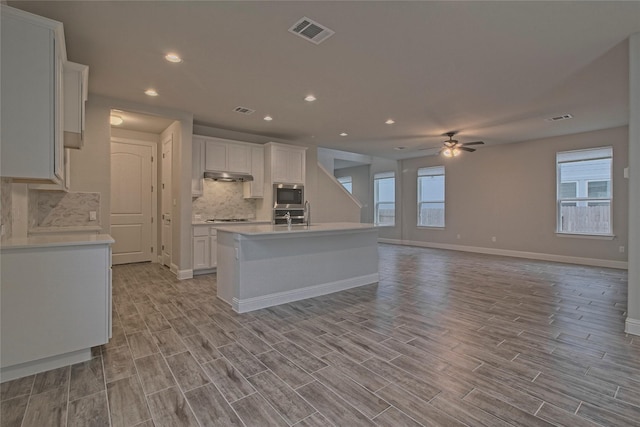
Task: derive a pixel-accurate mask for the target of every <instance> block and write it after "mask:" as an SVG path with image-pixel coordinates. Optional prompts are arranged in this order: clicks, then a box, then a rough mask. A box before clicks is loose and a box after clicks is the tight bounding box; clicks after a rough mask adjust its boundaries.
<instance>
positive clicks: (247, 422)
mask: <svg viewBox="0 0 640 427" xmlns="http://www.w3.org/2000/svg"><path fill="white" fill-rule="evenodd" d="M379 252H380V283H379V284H376V285H369V286H365V287H360V288H357V289H352V290H349V291H345V292H340V293H336V294H333V295H328V296H323V297H319V298H314V299H309V300H305V301H300V302H297V303H291V304H285V305H281V306H278V307H273V308H270V309H264V310H260V311H256V312H252V313H248V314H236V313H234V312H233V311H232V310H231V309H230V308H229V307H228V306H227V305H226V304H225V303H223V302H221V301H220V300H218V299H217V298H216V296H215V295H216V285H215V275H207V276H200V277H197V278H195V279H192V280H185V281H178V280H176V279H175V278H174V277H173V276H172V275H171V274H170V273H169V272H168V271H167V270H166V269H164V268H161V267H159V266H158V265H156V264H141V265H129V266H117V267H114V269H113V301H114V319H113V338H112V339H111V341H110V342H109V344H107V345H104V346H102V347H101V348H96V349H94V355H95V357H94V358H93V359H92V360H90V361H88V362H85V363H80V364H76V365H72V366H67V367H64V368H60V369H55V370H52V371H48V372H44V373H41V374H37V375H34V376H30V377H27V378H23V379H19V380H15V381H11V382H7V383H4V384H2V388H1V391H2V393H1V400H2V408H1V409H2V426H3V427H9V426H23V427H44V426H65V425H66V426H91V427H94V426H114V427H115V426H145V427H150V426H158V427H159V426H171V427H177V426H225V427H226V426H259V427H266V426H293V425H295V426H300V427H302V426H322V427H325V426H330V425H334V426H340V427H342V426H347V427H351V426H375V425H377V426H420V425H423V426H440V425H441V426H461V425H468V426H509V425H524V426H538V425H562V426H595V425H602V426H639V425H640V337H633V336H627V335H625V334H624V332H623V330H624V317H625V310H626V305H627V295H626V283H627V274H626V271H622V270H612V269H603V268H592V267H584V266H575V265H568V264H554V263H548V262H538V261H529V260H522V259H515V258H502V257H494V256H485V255H476V254H468V253H461V252H451V251H440V250H430V249H422V248H412V247H402V246H392V245H381V246H380V248H379Z"/></svg>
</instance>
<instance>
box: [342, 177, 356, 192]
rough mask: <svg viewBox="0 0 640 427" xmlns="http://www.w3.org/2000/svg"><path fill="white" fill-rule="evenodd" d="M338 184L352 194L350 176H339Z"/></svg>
mask: <svg viewBox="0 0 640 427" xmlns="http://www.w3.org/2000/svg"><path fill="white" fill-rule="evenodd" d="M338 182H339V183H340V184H342V186H343V187H344V188H345V190H347V191H348V192H349V193H351V194H353V180H352V179H351V177H350V176H341V177H340V178H338Z"/></svg>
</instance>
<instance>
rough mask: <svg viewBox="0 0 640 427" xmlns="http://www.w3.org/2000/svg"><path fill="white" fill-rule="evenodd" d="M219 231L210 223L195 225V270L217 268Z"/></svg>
mask: <svg viewBox="0 0 640 427" xmlns="http://www.w3.org/2000/svg"><path fill="white" fill-rule="evenodd" d="M217 233H218V231H217V230H216V228H215V227H212V226H210V225H194V226H193V270H194V271H196V270H210V269H212V268H216V265H217V259H216V253H217V250H216V249H217V248H216V245H217Z"/></svg>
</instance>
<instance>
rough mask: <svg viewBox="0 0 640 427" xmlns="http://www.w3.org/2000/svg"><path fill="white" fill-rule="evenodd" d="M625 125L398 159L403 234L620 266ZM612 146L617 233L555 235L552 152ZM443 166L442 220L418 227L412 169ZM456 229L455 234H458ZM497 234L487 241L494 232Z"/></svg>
mask: <svg viewBox="0 0 640 427" xmlns="http://www.w3.org/2000/svg"><path fill="white" fill-rule="evenodd" d="M627 138H628V137H627V127H620V128H615V129H606V130H600V131H594V132H586V133H580V134H574V135H566V136H561V137H554V138H547V139H542V140H536V141H528V142H522V143H513V144H503V145H495V146H485V147H482V148H480V149H478V151H476V152H475V153H473V154H471V153H464V154H463V155H462V156H460V157H457V158H452V159H446V158H443V157H442V156H430V157H422V158H417V159H408V160H404V161H402V171H403V172H402V187H403V192H404V193H403V197H402V198H401V199H400V200H402V205H403V206H404V207H405V209H404V213H403V214H402V225H403V227H402V239H404V240H409V241H415V242H425V243H429V244H436V245H454V246H459V247H467V248H487V249H489V250H502V251H521V252H533V253H539V254H551V255H554V256H558V257H578V258H587V259H596V260H605V261H610V262H612V263H611V265H617V266H624V264H625V263H626V260H627V255H626V253H620V251H619V246H625V247H626V246H627V215H628V213H627V196H626V195H627V191H628V190H627V189H628V182H627V179H625V178H624V176H623V170H624V168H625V167H626V166H627V161H628V152H627V151H628V147H627ZM608 145H611V146H613V233H614V234H615V235H616V238H615V239H614V240H603V239H585V238H576V237H560V236H558V235H556V233H555V231H556V152H558V151H568V150H577V149H584V148H593V147H601V146H608ZM437 165H444V167H445V176H446V178H445V194H446V210H445V222H446V225H445V228H444V229H429V228H420V227H417V225H416V224H417V207H416V206H417V169H418V168H421V167H425V166H437ZM458 235H460V238H458ZM494 236H495V237H496V239H497V241H496V242H492V240H491V239H492V237H494Z"/></svg>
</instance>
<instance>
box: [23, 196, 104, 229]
mask: <svg viewBox="0 0 640 427" xmlns="http://www.w3.org/2000/svg"><path fill="white" fill-rule="evenodd" d="M91 211H95V212H96V215H97V220H95V221H90V220H89V212H91ZM99 224H100V193H65V192H61V191H30V192H29V228H36V227H82V226H96V225H99Z"/></svg>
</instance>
